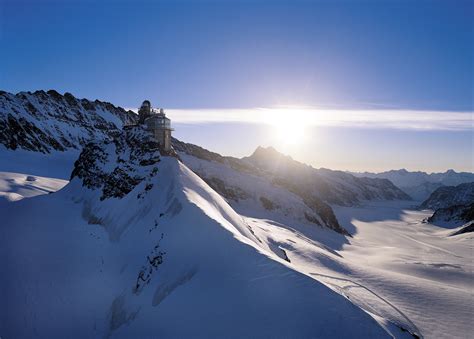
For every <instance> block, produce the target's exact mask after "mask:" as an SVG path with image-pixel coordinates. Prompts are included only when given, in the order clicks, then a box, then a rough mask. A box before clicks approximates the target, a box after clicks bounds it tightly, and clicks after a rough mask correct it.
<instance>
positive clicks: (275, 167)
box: [243, 147, 410, 206]
mask: <svg viewBox="0 0 474 339" xmlns="http://www.w3.org/2000/svg"><path fill="white" fill-rule="evenodd" d="M243 161H245V162H247V163H249V164H252V165H254V166H255V167H257V168H258V169H260V170H262V171H264V172H265V173H267V174H269V175H271V176H272V177H273V180H274V181H276V182H277V183H278V184H279V185H282V186H285V187H288V188H290V189H294V190H297V191H302V192H305V193H303V194H310V195H316V196H317V197H319V198H320V199H323V200H325V201H327V202H328V203H332V204H337V205H341V206H350V205H355V204H359V203H360V202H362V201H364V200H410V197H409V196H407V195H406V194H405V193H404V192H402V191H401V190H400V189H398V188H397V187H396V186H394V185H393V184H392V183H391V182H390V181H389V180H386V179H369V178H357V177H355V176H353V175H351V174H348V173H345V172H342V171H333V170H330V169H325V168H322V169H315V168H313V167H311V166H308V165H306V164H303V163H300V162H298V161H295V160H293V159H292V158H291V157H289V156H285V155H283V154H281V153H280V152H278V151H276V150H275V149H274V148H273V147H268V148H263V147H258V148H257V149H256V150H255V152H254V153H253V154H252V155H251V156H250V157H247V158H243Z"/></svg>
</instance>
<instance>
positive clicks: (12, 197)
mask: <svg viewBox="0 0 474 339" xmlns="http://www.w3.org/2000/svg"><path fill="white" fill-rule="evenodd" d="M67 183H68V181H67V180H62V179H56V178H45V177H39V176H35V175H26V174H21V173H11V172H0V202H1V201H2V200H7V201H17V200H20V199H23V198H29V197H34V196H37V195H41V194H48V193H53V192H56V191H58V190H59V189H61V188H63V187H64V186H65V185H66V184H67Z"/></svg>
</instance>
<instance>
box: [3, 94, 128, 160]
mask: <svg viewBox="0 0 474 339" xmlns="http://www.w3.org/2000/svg"><path fill="white" fill-rule="evenodd" d="M135 120H136V114H135V113H133V112H132V111H126V110H124V109H123V108H120V107H115V106H114V105H112V104H111V103H108V102H101V101H98V100H96V101H89V100H87V99H77V98H75V97H74V96H73V95H72V94H70V93H65V94H64V95H61V94H59V93H58V92H56V91H54V90H50V91H47V92H45V91H36V92H34V93H31V92H20V93H18V94H11V93H7V92H4V91H0V130H1V131H2V133H1V134H0V144H1V145H3V147H5V148H6V149H10V150H16V149H22V150H28V151H35V152H42V153H50V152H51V151H65V150H68V149H79V150H80V149H81V148H82V146H84V145H85V144H86V143H87V142H89V141H91V140H96V141H98V140H103V139H107V138H111V137H113V136H114V135H117V133H119V131H120V130H121V128H122V126H123V124H125V123H130V122H133V121H135ZM0 147H1V146H0Z"/></svg>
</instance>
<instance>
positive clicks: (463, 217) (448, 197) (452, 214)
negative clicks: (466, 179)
mask: <svg viewBox="0 0 474 339" xmlns="http://www.w3.org/2000/svg"><path fill="white" fill-rule="evenodd" d="M420 208H423V209H428V208H429V209H433V210H434V211H435V212H434V213H433V215H432V216H431V217H429V218H428V219H427V221H428V222H430V223H433V224H438V223H446V222H449V223H451V224H459V225H462V224H465V223H468V222H472V221H473V220H474V182H472V183H466V184H461V185H458V186H443V187H440V188H438V189H437V190H436V191H434V192H433V193H432V194H431V195H430V197H429V198H428V199H427V200H425V201H424V202H423V203H422V204H421V206H420ZM459 234H460V233H459Z"/></svg>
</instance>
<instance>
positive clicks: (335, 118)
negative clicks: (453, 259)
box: [166, 107, 474, 131]
mask: <svg viewBox="0 0 474 339" xmlns="http://www.w3.org/2000/svg"><path fill="white" fill-rule="evenodd" d="M166 112H167V114H168V115H169V116H170V117H171V118H172V120H173V122H175V123H189V124H199V123H232V122H239V123H254V124H270V125H271V124H273V123H274V122H275V121H281V120H282V119H284V120H287V121H288V124H291V123H301V124H304V125H305V126H333V127H355V128H379V129H380V128H389V129H403V130H449V131H469V130H473V127H474V114H473V112H446V111H416V110H390V109H379V110H336V109H318V108H308V107H292V108H289V107H284V108H280V107H279V108H255V109H169V110H167V111H166Z"/></svg>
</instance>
